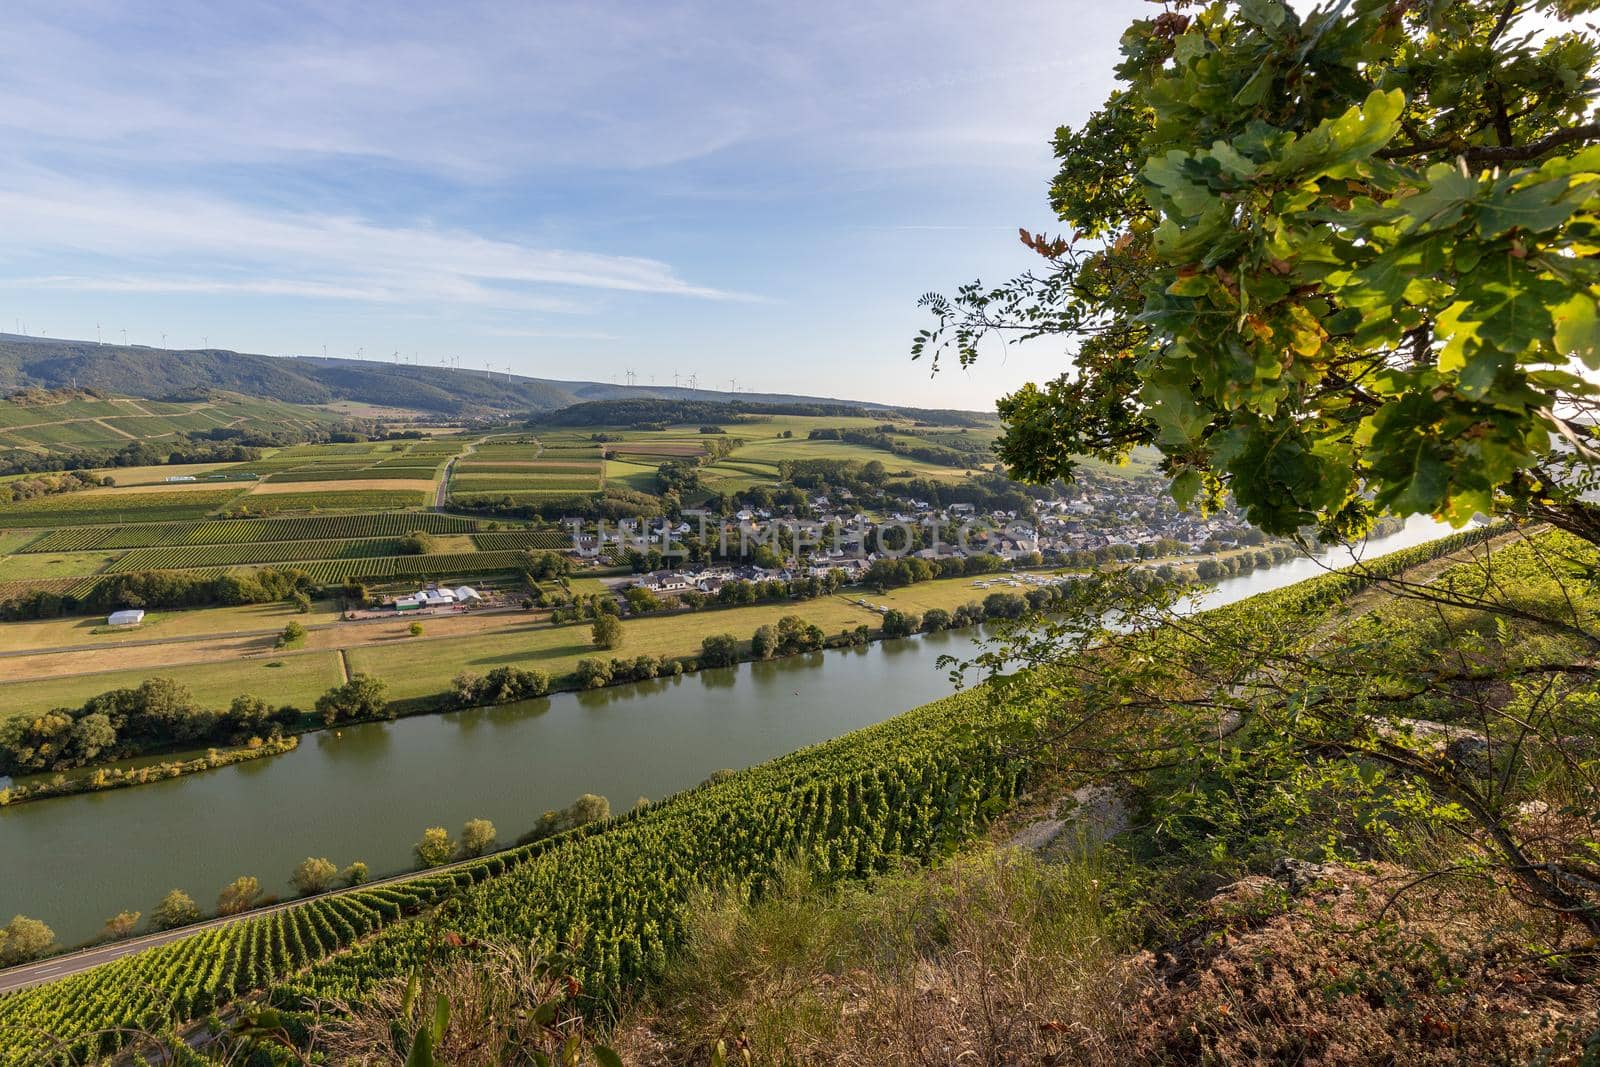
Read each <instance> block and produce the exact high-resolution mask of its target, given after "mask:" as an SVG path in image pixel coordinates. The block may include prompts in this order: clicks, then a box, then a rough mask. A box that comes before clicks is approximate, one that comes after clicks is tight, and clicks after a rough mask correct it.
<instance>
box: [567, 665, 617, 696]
mask: <svg viewBox="0 0 1600 1067" xmlns="http://www.w3.org/2000/svg"><path fill="white" fill-rule="evenodd" d="M573 677H574V678H576V679H577V680H578V686H579V688H582V689H599V688H601V687H603V686H607V685H610V684H611V664H609V663H607V662H606V661H605V660H603V659H580V660H579V661H578V669H577V670H576V671H574V672H573Z"/></svg>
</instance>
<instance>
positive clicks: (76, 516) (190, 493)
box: [0, 486, 244, 529]
mask: <svg viewBox="0 0 1600 1067" xmlns="http://www.w3.org/2000/svg"><path fill="white" fill-rule="evenodd" d="M243 492H244V489H243V487H242V486H241V487H238V488H230V489H217V488H213V487H210V486H201V487H190V486H163V487H162V488H161V489H159V490H157V489H141V488H133V489H91V490H87V491H84V492H79V493H63V494H60V495H59V496H46V497H35V498H34V499H32V500H18V501H13V502H11V503H8V504H0V527H5V528H8V529H16V528H19V527H46V526H91V525H103V524H108V523H130V522H161V521H164V520H169V519H199V518H204V517H205V516H207V515H210V514H211V513H213V512H215V511H219V510H221V509H222V508H224V507H226V506H227V505H228V504H229V503H230V502H232V501H234V500H235V499H237V498H238V497H239V496H240V495H241V494H242V493H243Z"/></svg>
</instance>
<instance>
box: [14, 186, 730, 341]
mask: <svg viewBox="0 0 1600 1067" xmlns="http://www.w3.org/2000/svg"><path fill="white" fill-rule="evenodd" d="M0 231H3V232H5V233H6V235H7V237H6V243H7V246H8V250H7V257H8V258H10V259H11V260H13V261H17V260H25V259H37V258H49V257H51V256H52V255H55V254H61V253H70V254H71V255H73V256H75V257H78V259H79V261H80V262H81V261H83V260H85V259H87V260H88V261H90V262H95V263H103V264H106V265H107V269H105V270H104V271H86V270H74V271H71V272H56V273H52V274H48V275H40V276H35V277H33V278H31V279H17V281H18V282H23V281H31V283H32V284H34V285H37V286H39V287H43V288H56V289H79V290H101V291H109V292H147V293H192V294H203V293H212V294H219V293H254V294H264V295H280V296H302V297H311V298H316V299H325V300H361V301H370V302H383V303H388V302H402V301H406V302H420V303H422V304H424V305H450V304H467V305H479V306H486V307H497V308H507V309H515V310H523V311H541V312H556V313H578V312H583V311H585V310H588V309H589V307H590V305H588V304H586V303H585V302H584V300H583V299H582V298H581V297H574V296H572V295H568V294H570V293H572V292H577V293H582V292H585V291H588V292H591V293H593V292H595V291H600V292H628V293H649V294H665V295H670V296H681V297H693V298H697V299H710V300H727V299H743V297H742V296H741V294H737V293H730V292H726V291H723V290H720V289H716V288H712V287H709V286H703V285H696V284H694V283H692V282H690V281H687V280H685V279H683V278H681V277H679V276H678V275H677V274H676V273H675V272H674V271H673V269H672V268H671V267H670V266H669V265H668V264H666V263H662V262H660V261H658V260H654V259H647V258H640V257H634V256H613V255H601V254H597V253H592V252H578V251H569V250H564V249H551V248H541V247H536V246H533V245H531V244H523V243H519V242H516V241H511V240H505V239H501V238H493V237H485V236H483V235H481V234H476V233H472V232H469V231H465V230H461V229H446V228H438V227H432V226H420V225H413V226H384V225H378V224H376V223H373V222H370V221H366V220H364V219H361V218H358V217H355V216H351V215H326V214H310V213H299V212H286V211H274V210H270V209H265V208H255V207H248V206H244V205H240V204H236V203H231V202H228V201H224V200H220V199H216V198H211V197H201V196H195V195H179V194H176V193H169V194H149V193H141V192H135V191H133V190H129V189H126V188H122V187H116V186H102V185H90V184H84V183H79V182H73V181H71V180H67V179H63V178H61V177H59V176H40V177H39V180H37V181H35V182H33V183H32V184H31V185H30V186H29V187H27V188H20V189H19V188H12V189H4V190H0ZM129 264H136V265H137V268H138V269H137V270H130V269H129ZM180 265H182V266H181V267H180ZM197 266H198V267H204V268H205V270H204V272H201V271H197V269H196V267H197ZM552 290H557V291H558V292H552Z"/></svg>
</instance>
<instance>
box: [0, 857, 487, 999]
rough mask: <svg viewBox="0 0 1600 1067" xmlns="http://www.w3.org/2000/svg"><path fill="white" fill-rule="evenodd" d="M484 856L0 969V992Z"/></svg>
mask: <svg viewBox="0 0 1600 1067" xmlns="http://www.w3.org/2000/svg"><path fill="white" fill-rule="evenodd" d="M481 858H482V857H479V856H474V857H473V858H471V859H465V860H457V861H456V862H454V863H447V864H445V865H444V866H442V867H430V868H428V869H427V870H425V871H405V872H403V873H401V874H392V875H390V876H389V877H387V878H376V879H374V880H372V881H370V882H366V883H364V884H362V885H358V886H348V887H346V888H343V889H335V890H333V891H331V892H328V893H318V894H317V895H316V896H311V897H297V898H296V899H294V900H288V901H284V902H283V903H281V904H271V905H268V906H267V907H264V908H255V909H253V910H251V911H247V912H244V913H243V914H241V915H227V916H223V917H220V918H216V919H207V920H206V921H205V922H199V923H194V924H192V925H190V926H180V927H178V928H177V929H176V930H162V931H161V932H159V933H154V934H142V935H140V936H139V937H130V938H128V939H126V940H124V941H115V942H112V943H111V944H107V945H96V946H94V947H93V948H85V949H79V950H77V951H76V952H68V953H65V954H63V955H60V956H52V957H50V958H49V959H46V960H39V961H38V962H37V963H26V964H22V965H20V966H17V967H8V968H6V969H5V970H3V971H0V994H5V993H11V992H14V991H16V990H18V989H26V988H27V987H29V986H34V985H39V984H40V983H42V982H53V981H56V980H57V979H60V978H66V977H69V976H71V975H74V974H81V973H82V972H84V971H87V970H89V969H90V968H92V967H98V966H99V965H100V964H102V963H110V962H111V961H112V960H115V959H120V958H121V957H123V956H131V955H133V954H134V953H135V952H142V951H143V950H145V949H147V948H157V947H159V946H161V945H169V944H171V943H172V942H174V941H182V940H183V939H184V938H186V937H191V936H193V935H194V934H198V933H202V932H204V931H206V930H210V929H213V928H215V927H218V926H227V925H229V924H230V923H236V922H242V921H244V920H246V919H258V918H260V917H261V916H263V915H271V914H272V913H273V912H275V911H287V910H288V909H289V908H298V907H299V906H300V905H302V904H309V903H311V902H312V901H314V900H323V899H325V898H327V897H330V896H337V895H339V894H341V893H357V892H360V891H361V890H364V889H371V888H372V887H373V886H378V885H388V884H390V883H392V882H404V881H408V880H410V879H412V878H421V877H425V876H427V875H431V874H438V873H439V872H440V871H447V870H450V869H451V868H452V867H460V866H462V865H463V864H467V863H475V862H477V861H478V860H479V859H481Z"/></svg>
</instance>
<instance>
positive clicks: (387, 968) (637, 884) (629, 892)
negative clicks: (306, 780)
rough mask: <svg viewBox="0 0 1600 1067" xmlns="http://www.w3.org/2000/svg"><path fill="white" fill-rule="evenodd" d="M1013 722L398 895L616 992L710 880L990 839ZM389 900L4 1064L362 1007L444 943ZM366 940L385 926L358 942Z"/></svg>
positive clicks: (207, 945) (654, 962)
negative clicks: (285, 1013) (215, 1018)
mask: <svg viewBox="0 0 1600 1067" xmlns="http://www.w3.org/2000/svg"><path fill="white" fill-rule="evenodd" d="M1495 532H1497V531H1495V530H1494V529H1492V528H1486V529H1482V530H1474V531H1470V532H1467V533H1463V534H1458V535H1455V536H1453V537H1448V538H1444V539H1442V540H1440V541H1435V542H1433V543H1431V544H1427V545H1422V546H1418V547H1417V548H1414V549H1408V550H1404V551H1401V552H1396V553H1392V554H1391V555H1389V556H1385V557H1383V558H1381V559H1380V560H1378V561H1376V562H1375V563H1371V564H1367V565H1366V566H1365V567H1364V568H1363V569H1362V570H1361V571H1360V572H1356V571H1344V572H1335V573H1333V574H1329V575H1324V576H1321V577H1318V578H1314V579H1311V580H1309V581H1307V582H1302V583H1300V584H1299V585H1296V586H1291V587H1289V588H1287V589H1283V590H1278V591H1275V592H1272V593H1265V594H1261V595H1260V596H1257V597H1253V598H1251V599H1249V600H1245V601H1241V602H1239V603H1237V604H1233V605H1230V606H1228V607H1225V608H1221V609H1217V611H1218V614H1219V615H1222V616H1223V617H1224V618H1225V619H1226V618H1228V617H1231V615H1232V614H1234V613H1245V614H1248V613H1255V612H1260V611H1262V610H1266V609H1268V608H1269V607H1270V608H1271V609H1272V610H1276V611H1284V612H1290V613H1294V614H1295V615H1296V616H1297V617H1298V618H1299V620H1300V622H1301V623H1302V624H1303V625H1311V624H1314V623H1315V622H1316V620H1318V619H1319V618H1321V617H1322V616H1323V614H1324V613H1325V612H1327V611H1328V610H1330V609H1331V608H1332V607H1333V606H1334V605H1335V604H1337V603H1338V602H1340V601H1341V600H1342V599H1344V598H1346V597H1348V596H1350V595H1352V594H1353V593H1355V592H1358V591H1360V590H1361V589H1363V588H1365V587H1366V586H1367V585H1369V584H1370V582H1371V581H1372V579H1373V578H1374V577H1380V576H1385V575H1392V574H1395V573H1397V572H1399V571H1401V570H1404V569H1406V568H1409V567H1412V566H1415V565H1417V564H1419V563H1423V562H1426V561H1428V560H1431V559H1435V558H1438V557H1439V556H1441V555H1444V554H1446V553H1449V552H1453V551H1455V550H1457V549H1459V548H1461V547H1462V546H1464V545H1467V544H1471V543H1474V542H1477V541H1481V540H1484V539H1486V538H1488V537H1489V536H1492V535H1493V534H1494V533H1495ZM423 558H426V557H423ZM1173 639H1174V640H1175V641H1178V642H1180V643H1181V642H1182V641H1183V640H1185V638H1184V637H1183V636H1182V635H1181V634H1174V635H1173ZM1010 714H1011V713H1010V712H1008V711H1007V710H1006V709H1005V708H1004V707H1002V706H1000V705H998V704H997V702H995V701H992V700H990V699H989V694H988V692H987V690H986V689H984V688H982V687H979V688H976V689H973V690H970V691H967V692H964V693H961V694H958V695H956V696H953V697H948V698H946V699H944V700H940V701H936V702H934V703H932V704H928V705H925V706H923V707H921V708H918V709H916V710H914V711H911V712H908V713H906V714H904V715H901V716H899V717H897V718H894V719H891V720H889V721H887V722H885V723H882V724H880V725H878V726H874V727H870V728H868V729H865V730H860V731H857V732H855V733H852V734H849V735H846V736H845V737H842V738H840V739H838V740H835V741H831V742H828V743H825V744H822V745H818V746H815V747H813V748H809V749H804V750H801V751H799V752H797V753H794V754H792V755H790V756H786V757H783V758H781V759H778V760H775V761H772V762H770V763H767V764H763V765H761V766H758V767H755V768H752V769H751V770H748V771H745V772H742V773H739V774H736V775H734V776H732V777H731V778H728V779H725V780H723V781H720V782H717V783H715V784H711V785H708V786H704V787H702V788H699V789H695V790H691V791H689V792H687V793H682V794H679V795H677V796H676V797H672V798H669V799H668V800H666V801H663V802H660V803H657V804H654V805H650V806H647V807H643V808H640V809H636V810H635V811H634V812H630V813H629V815H627V816H625V817H623V818H621V819H618V820H615V821H613V822H612V823H609V824H604V825H596V826H593V827H590V828H586V829H585V831H581V832H578V833H574V834H569V835H565V836H563V837H560V838H556V839H552V840H551V841H549V842H545V843H543V844H542V845H539V846H530V847H526V848H520V849H514V850H511V851H508V852H505V853H501V854H498V855H497V856H495V857H492V858H490V859H488V860H484V861H477V862H474V863H472V864H468V865H466V866H464V867H462V868H460V869H457V870H454V871H451V872H449V873H448V874H435V875H430V876H421V877H419V878H417V879H415V880H411V881H407V882H405V883H402V884H401V885H400V886H399V887H396V889H395V891H399V892H406V893H410V894H412V900H413V904H414V905H415V906H422V905H426V904H428V903H431V902H434V901H437V900H438V899H440V897H442V896H443V895H445V894H453V895H454V897H455V899H456V907H455V908H454V910H453V912H452V914H451V928H452V929H454V930H456V931H458V932H460V933H462V934H465V935H468V936H479V937H492V938H496V939H510V940H515V941H518V942H527V943H532V944H533V945H535V946H537V947H538V948H540V949H542V950H544V951H554V950H556V949H558V948H559V949H562V950H567V949H569V948H570V947H571V946H572V945H573V944H574V943H575V942H576V944H577V946H578V947H577V950H576V953H575V960H576V971H577V977H579V978H580V979H581V980H582V981H583V983H584V986H585V989H586V990H587V991H588V992H589V993H590V994H591V995H594V996H596V997H598V998H602V999H604V998H607V997H610V996H613V995H615V994H617V993H619V992H622V991H623V990H625V989H626V988H627V987H628V986H629V985H631V984H633V983H636V982H638V981H640V980H643V979H648V978H650V977H652V976H654V975H656V974H658V973H659V972H660V969H661V967H662V965H663V963H664V961H665V959H666V956H667V953H668V952H669V951H670V950H671V949H672V948H674V947H675V946H676V945H677V944H678V943H679V942H680V941H681V938H682V936H683V933H684V929H685V922H686V919H687V917H688V909H689V908H690V906H691V902H692V901H693V899H694V893H695V892H696V891H697V890H698V889H700V888H702V887H705V886H710V885H716V886H724V887H732V888H736V889H743V890H749V891H755V890H759V888H760V887H761V886H762V885H763V883H764V881H765V880H766V879H767V878H768V877H770V875H771V874H772V872H773V871H774V870H775V868H776V867H777V866H778V865H779V864H781V863H784V862H786V861H788V860H789V859H790V858H791V857H793V856H796V855H800V856H803V857H805V858H807V859H808V860H809V861H810V863H811V864H812V865H813V867H814V868H815V869H816V870H818V871H819V872H821V873H823V874H827V875H832V876H835V877H857V876H861V875H865V874H868V873H870V872H873V871H878V870H883V869H885V868H886V866H887V865H888V864H889V863H891V862H892V861H893V860H894V858H895V857H909V858H913V859H916V860H927V859H929V858H931V857H933V856H936V855H938V854H940V853H942V852H943V851H944V850H946V849H947V848H949V847H950V846H951V845H953V844H955V843H958V842H960V841H961V840H963V839H965V838H967V837H970V836H971V835H972V834H974V833H976V832H977V831H978V830H980V829H981V828H982V827H983V826H984V824H985V822H986V820H987V819H988V818H989V817H990V816H991V815H992V814H993V813H994V812H996V811H998V810H1000V809H1003V808H1004V807H1005V806H1006V805H1007V804H1008V803H1009V802H1010V801H1011V800H1012V799H1013V798H1014V797H1015V796H1016V794H1017V792H1018V791H1019V789H1020V788H1021V787H1022V786H1023V785H1024V784H1025V783H1026V781H1027V779H1028V775H1029V773H1030V771H1031V766H1030V763H1029V760H1028V758H1027V756H1026V754H1025V750H1024V749H1019V748H1018V747H1016V746H1011V745H1007V744H1005V743H1004V742H1003V740H1002V739H1003V736H1004V734H1003V733H1002V731H1001V730H1000V729H999V727H1001V726H1002V725H1004V724H1005V723H1006V722H1007V721H1008V716H1009V715H1010ZM378 892H379V891H378V890H363V891H361V893H360V894H354V895H355V896H358V897H359V900H360V902H361V903H362V904H363V905H365V906H366V907H368V908H371V909H372V910H373V911H374V912H377V913H378V916H379V918H378V919H376V920H375V919H373V918H372V916H371V915H368V914H367V913H365V912H361V911H355V912H354V913H352V909H351V908H350V907H349V905H348V904H347V905H345V906H344V907H343V909H342V910H338V911H336V910H334V909H335V907H336V905H335V904H334V898H324V899H322V900H319V901H316V902H314V903H312V904H309V905H307V906H306V907H305V909H303V910H309V909H318V911H319V913H320V914H319V915H308V916H304V917H300V916H292V915H287V914H285V915H272V916H264V917H261V918H257V919H251V920H246V921H242V922H239V923H236V924H234V925H232V926H229V927H226V928H225V929H222V930H217V931H208V932H206V933H204V934H202V935H199V936H197V937H195V938H191V939H188V940H185V941H182V942H179V943H177V944H174V945H170V946H166V947H162V948H157V949H152V950H149V951H146V952H143V953H139V954H137V955H133V956H129V957H126V958H124V959H121V960H118V961H115V962H112V963H109V964H105V965H103V966H101V967H98V968H95V969H94V970H92V971H88V972H85V973H83V974H81V975H76V976H73V977H71V978H67V979H63V980H61V981H58V982H55V983H52V984H48V985H44V986H40V987H35V988H32V989H28V990H24V991H21V992H18V993H15V994H11V995H9V996H5V997H0V1063H4V1064H24V1063H28V1064H32V1063H46V1062H51V1057H50V1056H49V1055H47V1054H45V1053H43V1052H41V1049H43V1048H46V1047H51V1046H46V1045H44V1044H42V1043H41V1040H40V1038H39V1036H38V1035H39V1034H40V1033H51V1034H54V1035H55V1036H57V1037H59V1038H61V1039H62V1040H64V1041H66V1042H67V1043H68V1045H67V1048H68V1050H69V1051H73V1052H79V1053H81V1052H87V1051H100V1052H105V1051H108V1049H109V1043H110V1042H111V1041H112V1040H113V1039H110V1038H103V1037H101V1036H99V1035H100V1034H102V1033H104V1032H108V1031H109V1028H113V1027H119V1026H150V1025H154V1024H155V1023H157V1022H160V1021H161V1020H163V1019H165V1018H168V1017H172V1018H179V1019H181V1018H185V1017H194V1016H197V1015H199V1014H202V1013H204V1012H206V1011H209V1010H211V1009H212V1008H213V1007H214V1006H215V1005H217V1004H219V1003H221V1002H223V1001H225V1000H227V999H228V998H229V997H232V996H236V995H238V994H239V993H242V992H245V991H249V990H251V989H254V988H259V987H261V986H262V985H269V986H270V987H271V999H272V1000H273V1001H274V1002H275V1003H277V1004H279V1005H282V1006H284V1007H287V1008H290V1009H296V1008H301V1007H304V1006H306V1005H308V1004H309V1003H310V1002H312V1001H314V1000H317V999H319V998H324V997H328V996H341V997H359V996H360V995H361V994H362V993H363V992H364V991H365V990H367V989H368V988H370V987H371V985H372V983H374V982H377V981H382V980H386V979H390V978H393V977H394V976H396V975H403V974H405V973H407V972H408V970H410V968H411V967H412V965H413V964H414V963H415V962H416V961H417V960H418V958H419V956H420V954H421V953H422V952H423V951H424V948H425V944H426V938H427V936H428V935H427V931H426V930H425V929H424V928H423V925H422V924H420V923H415V922H409V923H408V922H401V923H395V924H393V925H387V926H385V925H384V923H385V922H386V921H392V919H394V918H395V917H397V916H398V914H399V912H400V911H402V910H403V907H404V906H403V905H401V904H398V903H397V902H395V901H394V900H393V899H392V898H382V897H379V896H373V895H372V894H376V893H378ZM384 899H387V903H381V904H380V903H379V901H380V900H384ZM335 916H337V918H339V919H342V920H343V922H344V923H345V924H346V925H347V926H348V928H349V929H348V931H347V930H346V929H345V927H344V926H341V925H340V924H339V923H338V922H337V921H336V918H335ZM358 918H359V919H360V920H361V921H362V923H364V924H365V925H364V926H363V925H358V923H357V921H356V920H357V919H358ZM365 930H377V931H378V932H377V933H376V934H375V935H373V936H371V937H370V938H368V939H366V940H364V941H357V942H354V943H353V944H352V939H353V938H356V937H359V936H360V935H361V933H362V932H363V931H365ZM580 932H581V934H582V936H581V937H579V936H577V935H578V934H579V933H580ZM347 945H348V946H351V947H349V949H348V950H347V951H343V952H338V953H335V951H334V950H335V949H336V948H338V947H341V946H347ZM313 961H314V962H313ZM307 962H310V963H311V965H310V967H309V968H308V969H306V970H305V971H304V972H303V973H299V974H295V975H293V976H292V977H289V976H290V974H291V972H292V971H294V970H295V969H296V968H297V967H299V966H300V965H301V964H303V963H307ZM101 1042H107V1044H101Z"/></svg>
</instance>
